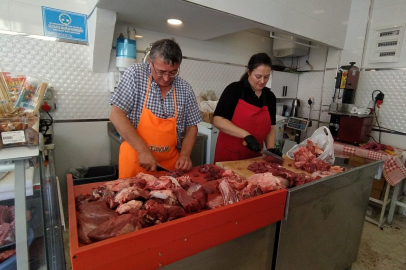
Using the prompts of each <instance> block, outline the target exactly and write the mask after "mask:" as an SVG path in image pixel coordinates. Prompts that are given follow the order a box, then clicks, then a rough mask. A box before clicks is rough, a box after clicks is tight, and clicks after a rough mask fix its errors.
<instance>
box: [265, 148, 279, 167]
mask: <svg viewBox="0 0 406 270" xmlns="http://www.w3.org/2000/svg"><path fill="white" fill-rule="evenodd" d="M260 153H261V154H263V155H265V156H268V157H273V158H275V159H276V160H278V162H280V164H282V163H283V158H282V157H280V156H278V155H275V154H274V153H272V152H269V151H268V150H266V149H263V150H261V152H260Z"/></svg>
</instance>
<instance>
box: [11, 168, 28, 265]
mask: <svg viewBox="0 0 406 270" xmlns="http://www.w3.org/2000/svg"><path fill="white" fill-rule="evenodd" d="M24 161H25V160H16V161H14V163H15V181H14V187H15V202H14V204H15V232H16V256H17V269H18V270H28V269H29V265H28V263H29V260H28V247H27V214H26V213H27V211H26V200H25V168H24Z"/></svg>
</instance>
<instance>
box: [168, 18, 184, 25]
mask: <svg viewBox="0 0 406 270" xmlns="http://www.w3.org/2000/svg"><path fill="white" fill-rule="evenodd" d="M167 22H168V23H169V24H173V25H180V24H182V21H181V20H178V19H169V20H168V21H167Z"/></svg>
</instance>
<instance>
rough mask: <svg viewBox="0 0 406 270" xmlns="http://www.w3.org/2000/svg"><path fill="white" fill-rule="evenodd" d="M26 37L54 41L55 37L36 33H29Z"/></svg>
mask: <svg viewBox="0 0 406 270" xmlns="http://www.w3.org/2000/svg"><path fill="white" fill-rule="evenodd" d="M28 37H30V38H36V39H42V40H50V41H56V40H57V38H56V37H46V36H37V35H29V36H28Z"/></svg>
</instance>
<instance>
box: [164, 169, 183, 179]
mask: <svg viewBox="0 0 406 270" xmlns="http://www.w3.org/2000/svg"><path fill="white" fill-rule="evenodd" d="M184 174H185V173H184V172H183V171H181V170H175V171H172V172H169V173H167V174H166V175H167V176H172V177H174V178H178V177H180V176H182V175H184Z"/></svg>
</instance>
